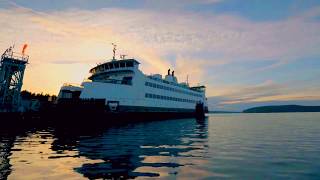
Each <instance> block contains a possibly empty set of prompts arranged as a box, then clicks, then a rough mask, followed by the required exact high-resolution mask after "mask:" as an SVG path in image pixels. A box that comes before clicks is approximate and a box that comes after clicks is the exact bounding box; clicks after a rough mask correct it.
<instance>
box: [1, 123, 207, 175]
mask: <svg viewBox="0 0 320 180" xmlns="http://www.w3.org/2000/svg"><path fill="white" fill-rule="evenodd" d="M207 123H208V121H207V120H204V121H200V122H199V121H196V120H195V119H184V120H167V121H154V122H148V123H135V124H127V125H119V126H114V127H108V128H107V127H81V128H79V127H77V128H70V127H69V128H66V127H46V128H32V129H24V130H23V131H22V132H12V130H8V131H11V132H12V133H10V134H8V133H6V132H5V131H4V130H1V128H0V135H1V136H0V137H1V138H0V143H1V149H0V153H1V157H0V160H1V166H0V179H6V178H7V177H8V178H9V179H43V178H46V179H58V178H74V179H80V178H83V177H85V178H89V179H96V178H107V179H109V178H117V179H118V178H120V179H121V178H139V177H176V176H177V175H179V176H181V177H183V176H186V177H188V176H189V175H190V173H199V171H197V170H194V169H193V168H192V167H193V166H195V165H199V164H201V165H205V164H206V163H207V162H206V160H205V159H206V158H205V157H206V156H207V149H208V143H207V142H208V141H207V138H208V128H207ZM202 171H203V170H202ZM26 172H28V173H27V174H26ZM200 173H202V176H203V177H205V176H206V175H209V173H207V172H200Z"/></svg>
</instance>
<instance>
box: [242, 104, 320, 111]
mask: <svg viewBox="0 0 320 180" xmlns="http://www.w3.org/2000/svg"><path fill="white" fill-rule="evenodd" d="M275 112H320V106H301V105H279V106H260V107H254V108H249V109H246V110H244V111H243V113H275Z"/></svg>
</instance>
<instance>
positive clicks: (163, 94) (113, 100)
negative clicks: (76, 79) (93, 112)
mask: <svg viewBox="0 0 320 180" xmlns="http://www.w3.org/2000/svg"><path fill="white" fill-rule="evenodd" d="M113 52H114V55H113V58H112V59H111V60H109V61H108V62H105V63H101V64H98V65H96V66H95V67H93V68H92V69H90V71H89V72H90V76H89V77H88V78H87V79H86V80H84V81H83V82H82V84H81V85H74V84H64V85H63V86H62V87H61V89H60V92H59V95H58V102H60V103H62V104H63V102H64V103H66V101H67V102H69V104H70V101H73V102H74V101H76V102H77V103H79V100H80V101H83V102H82V104H88V103H89V104H90V102H91V103H100V104H103V105H104V108H102V109H103V111H105V112H113V113H162V114H163V113H178V114H183V113H184V114H188V113H189V114H193V115H194V114H197V115H199V114H200V115H201V116H202V115H204V113H205V112H207V111H208V106H207V98H206V95H205V86H193V87H190V86H189V84H188V83H186V82H181V83H179V82H178V80H177V77H176V76H175V74H174V71H172V72H171V70H170V69H169V70H168V73H167V74H166V75H165V76H164V78H163V77H162V75H161V74H153V75H146V74H144V73H143V72H142V71H141V70H140V69H139V66H140V63H139V62H138V61H137V60H136V59H131V58H125V56H123V55H122V56H121V58H120V59H116V58H115V49H114V50H113ZM67 104H68V103H67ZM71 104H72V103H71Z"/></svg>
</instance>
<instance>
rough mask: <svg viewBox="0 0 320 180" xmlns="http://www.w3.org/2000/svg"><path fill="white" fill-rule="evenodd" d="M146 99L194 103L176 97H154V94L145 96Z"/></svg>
mask: <svg viewBox="0 0 320 180" xmlns="http://www.w3.org/2000/svg"><path fill="white" fill-rule="evenodd" d="M145 97H146V98H152V99H163V100H168V101H179V102H187V103H196V101H194V100H190V99H182V98H176V97H170V96H161V95H156V94H149V93H146V94H145Z"/></svg>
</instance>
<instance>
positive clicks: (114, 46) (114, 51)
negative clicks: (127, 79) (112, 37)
mask: <svg viewBox="0 0 320 180" xmlns="http://www.w3.org/2000/svg"><path fill="white" fill-rule="evenodd" d="M112 46H113V58H112V60H113V61H115V60H116V50H117V49H116V47H117V45H116V44H114V43H112Z"/></svg>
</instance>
